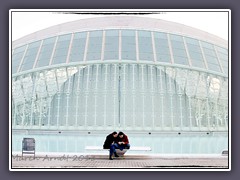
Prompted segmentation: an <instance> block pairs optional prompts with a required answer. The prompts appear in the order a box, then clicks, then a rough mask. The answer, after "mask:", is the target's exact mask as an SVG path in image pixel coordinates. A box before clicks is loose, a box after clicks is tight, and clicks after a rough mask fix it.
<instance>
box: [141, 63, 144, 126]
mask: <svg viewBox="0 0 240 180" xmlns="http://www.w3.org/2000/svg"><path fill="white" fill-rule="evenodd" d="M143 68H144V65H142V64H141V70H142V76H141V79H142V92H141V95H142V107H143V109H142V116H143V119H142V122H143V123H142V127H143V128H144V127H145V109H144V107H145V86H144V71H143Z"/></svg>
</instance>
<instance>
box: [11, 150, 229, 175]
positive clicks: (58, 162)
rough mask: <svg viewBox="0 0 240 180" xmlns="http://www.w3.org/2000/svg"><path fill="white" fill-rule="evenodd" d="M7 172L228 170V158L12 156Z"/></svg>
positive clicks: (79, 155)
mask: <svg viewBox="0 0 240 180" xmlns="http://www.w3.org/2000/svg"><path fill="white" fill-rule="evenodd" d="M10 166H11V167H10V170H13V171H14V170H17V169H35V168H40V169H45V168H51V169H52V168H53V169H54V168H56V169H59V168H65V169H68V168H71V169H72V168H76V169H82V168H83V169H84V168H85V169H88V168H90V169H101V168H107V169H108V168H113V169H117V168H118V169H132V168H144V169H172V168H174V169H182V168H190V169H193V168H194V169H195V168H200V169H223V170H228V169H229V158H228V156H227V155H215V156H214V155H210V156H209V155H205V156H204V155H195V156H193V155H182V156H177V155H132V154H131V155H124V156H123V157H118V158H114V159H113V160H109V159H108V155H104V154H76V155H75V154H38V155H37V154H36V156H35V157H34V155H32V154H24V155H23V156H22V154H21V153H19V154H18V153H17V154H12V161H11V165H10Z"/></svg>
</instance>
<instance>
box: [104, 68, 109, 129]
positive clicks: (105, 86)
mask: <svg viewBox="0 0 240 180" xmlns="http://www.w3.org/2000/svg"><path fill="white" fill-rule="evenodd" d="M104 66H105V77H104V112H103V122H104V123H103V124H104V127H106V125H107V121H106V120H107V77H108V73H107V72H108V64H105V65H104Z"/></svg>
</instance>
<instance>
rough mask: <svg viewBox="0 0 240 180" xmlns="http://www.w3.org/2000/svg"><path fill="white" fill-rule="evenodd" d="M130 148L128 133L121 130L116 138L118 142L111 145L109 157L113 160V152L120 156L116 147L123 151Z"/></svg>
mask: <svg viewBox="0 0 240 180" xmlns="http://www.w3.org/2000/svg"><path fill="white" fill-rule="evenodd" d="M129 148H130V144H129V141H128V137H127V135H126V134H124V133H123V132H119V133H118V136H117V139H116V143H114V144H112V145H111V146H110V154H109V159H110V160H113V158H112V155H113V154H114V155H115V157H119V156H118V155H117V153H116V149H120V150H121V151H122V150H123V149H129Z"/></svg>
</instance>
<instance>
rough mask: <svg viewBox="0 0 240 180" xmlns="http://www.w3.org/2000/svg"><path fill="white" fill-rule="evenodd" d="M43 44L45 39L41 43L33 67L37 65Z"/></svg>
mask: <svg viewBox="0 0 240 180" xmlns="http://www.w3.org/2000/svg"><path fill="white" fill-rule="evenodd" d="M42 44H43V40H41V43H40V46H39V49H38V52H37V55H36V58H35V61H34V64H33V69H34V68H35V67H36V64H37V61H38V58H39V54H40V51H41V49H42Z"/></svg>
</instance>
